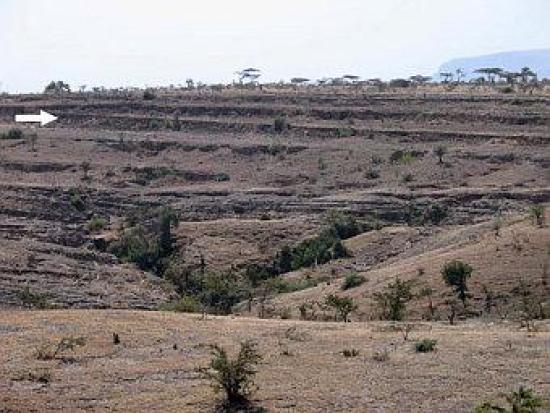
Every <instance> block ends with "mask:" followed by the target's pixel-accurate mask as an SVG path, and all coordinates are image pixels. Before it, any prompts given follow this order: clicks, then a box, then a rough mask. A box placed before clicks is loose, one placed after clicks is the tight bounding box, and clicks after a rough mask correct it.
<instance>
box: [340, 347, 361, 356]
mask: <svg viewBox="0 0 550 413" xmlns="http://www.w3.org/2000/svg"><path fill="white" fill-rule="evenodd" d="M342 354H343V355H344V357H346V358H350V357H357V356H358V355H359V350H357V349H355V348H351V349H348V348H346V349H344V350H343V351H342Z"/></svg>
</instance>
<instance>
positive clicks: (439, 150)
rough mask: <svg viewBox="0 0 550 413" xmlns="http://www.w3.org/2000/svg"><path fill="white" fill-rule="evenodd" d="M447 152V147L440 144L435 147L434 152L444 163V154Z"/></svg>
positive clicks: (440, 161)
mask: <svg viewBox="0 0 550 413" xmlns="http://www.w3.org/2000/svg"><path fill="white" fill-rule="evenodd" d="M446 153H447V147H445V146H442V145H440V146H438V147H436V148H435V149H434V154H435V155H436V156H437V157H438V158H439V163H443V156H444V155H445V154H446Z"/></svg>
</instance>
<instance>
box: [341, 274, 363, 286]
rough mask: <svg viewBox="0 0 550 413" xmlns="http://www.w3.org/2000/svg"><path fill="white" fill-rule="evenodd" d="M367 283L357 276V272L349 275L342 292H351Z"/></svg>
mask: <svg viewBox="0 0 550 413" xmlns="http://www.w3.org/2000/svg"><path fill="white" fill-rule="evenodd" d="M366 281H367V279H366V278H365V277H364V276H362V275H359V274H357V273H356V272H352V273H351V274H348V275H347V276H346V278H345V279H344V283H343V284H342V290H349V289H351V288H355V287H359V286H360V285H361V284H364V283H365V282H366Z"/></svg>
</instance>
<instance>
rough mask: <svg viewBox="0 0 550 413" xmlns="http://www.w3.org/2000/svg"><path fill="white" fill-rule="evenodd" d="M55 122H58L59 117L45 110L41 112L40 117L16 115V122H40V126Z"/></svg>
mask: <svg viewBox="0 0 550 413" xmlns="http://www.w3.org/2000/svg"><path fill="white" fill-rule="evenodd" d="M54 120H57V116H54V115H52V114H51V113H48V112H46V111H44V110H41V111H40V115H15V121H16V122H34V123H38V122H39V123H40V126H44V125H47V124H48V123H50V122H53V121H54Z"/></svg>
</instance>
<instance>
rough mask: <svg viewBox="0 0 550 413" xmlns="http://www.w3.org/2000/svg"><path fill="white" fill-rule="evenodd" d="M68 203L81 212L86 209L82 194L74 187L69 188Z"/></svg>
mask: <svg viewBox="0 0 550 413" xmlns="http://www.w3.org/2000/svg"><path fill="white" fill-rule="evenodd" d="M69 203H70V204H71V206H72V207H73V208H74V209H76V210H77V211H79V212H83V211H84V210H85V209H86V203H85V202H84V199H83V197H82V195H81V194H80V192H79V191H78V190H77V189H75V188H71V189H70V190H69Z"/></svg>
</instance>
